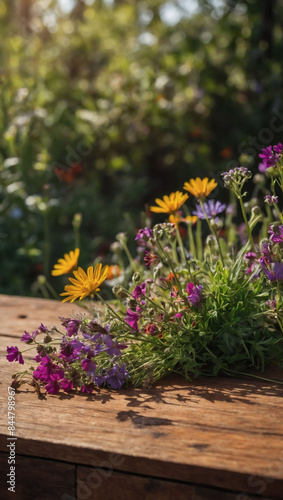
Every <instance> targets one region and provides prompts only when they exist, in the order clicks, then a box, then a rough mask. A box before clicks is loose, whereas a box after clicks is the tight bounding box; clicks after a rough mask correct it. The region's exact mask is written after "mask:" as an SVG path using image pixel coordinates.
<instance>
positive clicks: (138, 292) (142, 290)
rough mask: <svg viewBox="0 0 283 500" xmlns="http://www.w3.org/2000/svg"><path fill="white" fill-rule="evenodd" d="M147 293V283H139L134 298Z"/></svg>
mask: <svg viewBox="0 0 283 500" xmlns="http://www.w3.org/2000/svg"><path fill="white" fill-rule="evenodd" d="M145 294H146V283H142V284H141V285H137V286H136V287H135V288H134V291H133V293H132V296H133V297H134V299H137V298H138V297H142V296H143V295H145Z"/></svg>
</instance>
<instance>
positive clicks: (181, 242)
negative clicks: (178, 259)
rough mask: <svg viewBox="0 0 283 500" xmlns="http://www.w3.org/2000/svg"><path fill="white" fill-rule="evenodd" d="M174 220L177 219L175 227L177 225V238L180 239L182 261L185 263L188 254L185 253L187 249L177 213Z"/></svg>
mask: <svg viewBox="0 0 283 500" xmlns="http://www.w3.org/2000/svg"><path fill="white" fill-rule="evenodd" d="M174 221H175V227H176V235H177V240H178V243H179V247H180V250H181V256H182V261H183V263H184V264H186V261H187V258H186V254H185V249H184V245H183V241H182V238H181V235H180V231H179V224H178V221H177V217H176V215H174Z"/></svg>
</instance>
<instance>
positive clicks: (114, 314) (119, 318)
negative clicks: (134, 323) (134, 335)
mask: <svg viewBox="0 0 283 500" xmlns="http://www.w3.org/2000/svg"><path fill="white" fill-rule="evenodd" d="M96 296H97V297H98V298H99V300H101V302H103V304H104V305H105V306H106V307H107V309H108V310H109V311H110V313H111V315H112V316H113V317H114V318H116V319H118V320H119V321H121V323H123V324H124V325H125V326H126V327H127V329H128V330H131V331H132V330H133V328H132V327H131V326H130V325H129V324H128V323H127V322H126V321H125V320H124V318H122V317H121V316H119V314H117V313H116V311H114V309H113V308H112V307H111V306H110V304H108V302H106V300H104V299H103V298H102V297H101V295H100V294H99V293H96Z"/></svg>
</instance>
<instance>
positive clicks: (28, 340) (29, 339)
mask: <svg viewBox="0 0 283 500" xmlns="http://www.w3.org/2000/svg"><path fill="white" fill-rule="evenodd" d="M32 341H33V337H32V336H31V334H30V333H29V332H27V331H26V330H25V333H24V334H23V336H22V338H21V342H26V343H27V344H30V343H31V342H32Z"/></svg>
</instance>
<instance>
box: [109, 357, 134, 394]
mask: <svg viewBox="0 0 283 500" xmlns="http://www.w3.org/2000/svg"><path fill="white" fill-rule="evenodd" d="M128 377H129V374H128V372H127V369H126V365H125V363H123V365H122V366H119V365H114V366H113V368H111V370H109V372H108V373H107V375H106V381H107V384H109V385H110V387H112V389H120V388H121V387H122V385H123V384H124V383H125V381H126V380H127V378H128Z"/></svg>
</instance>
